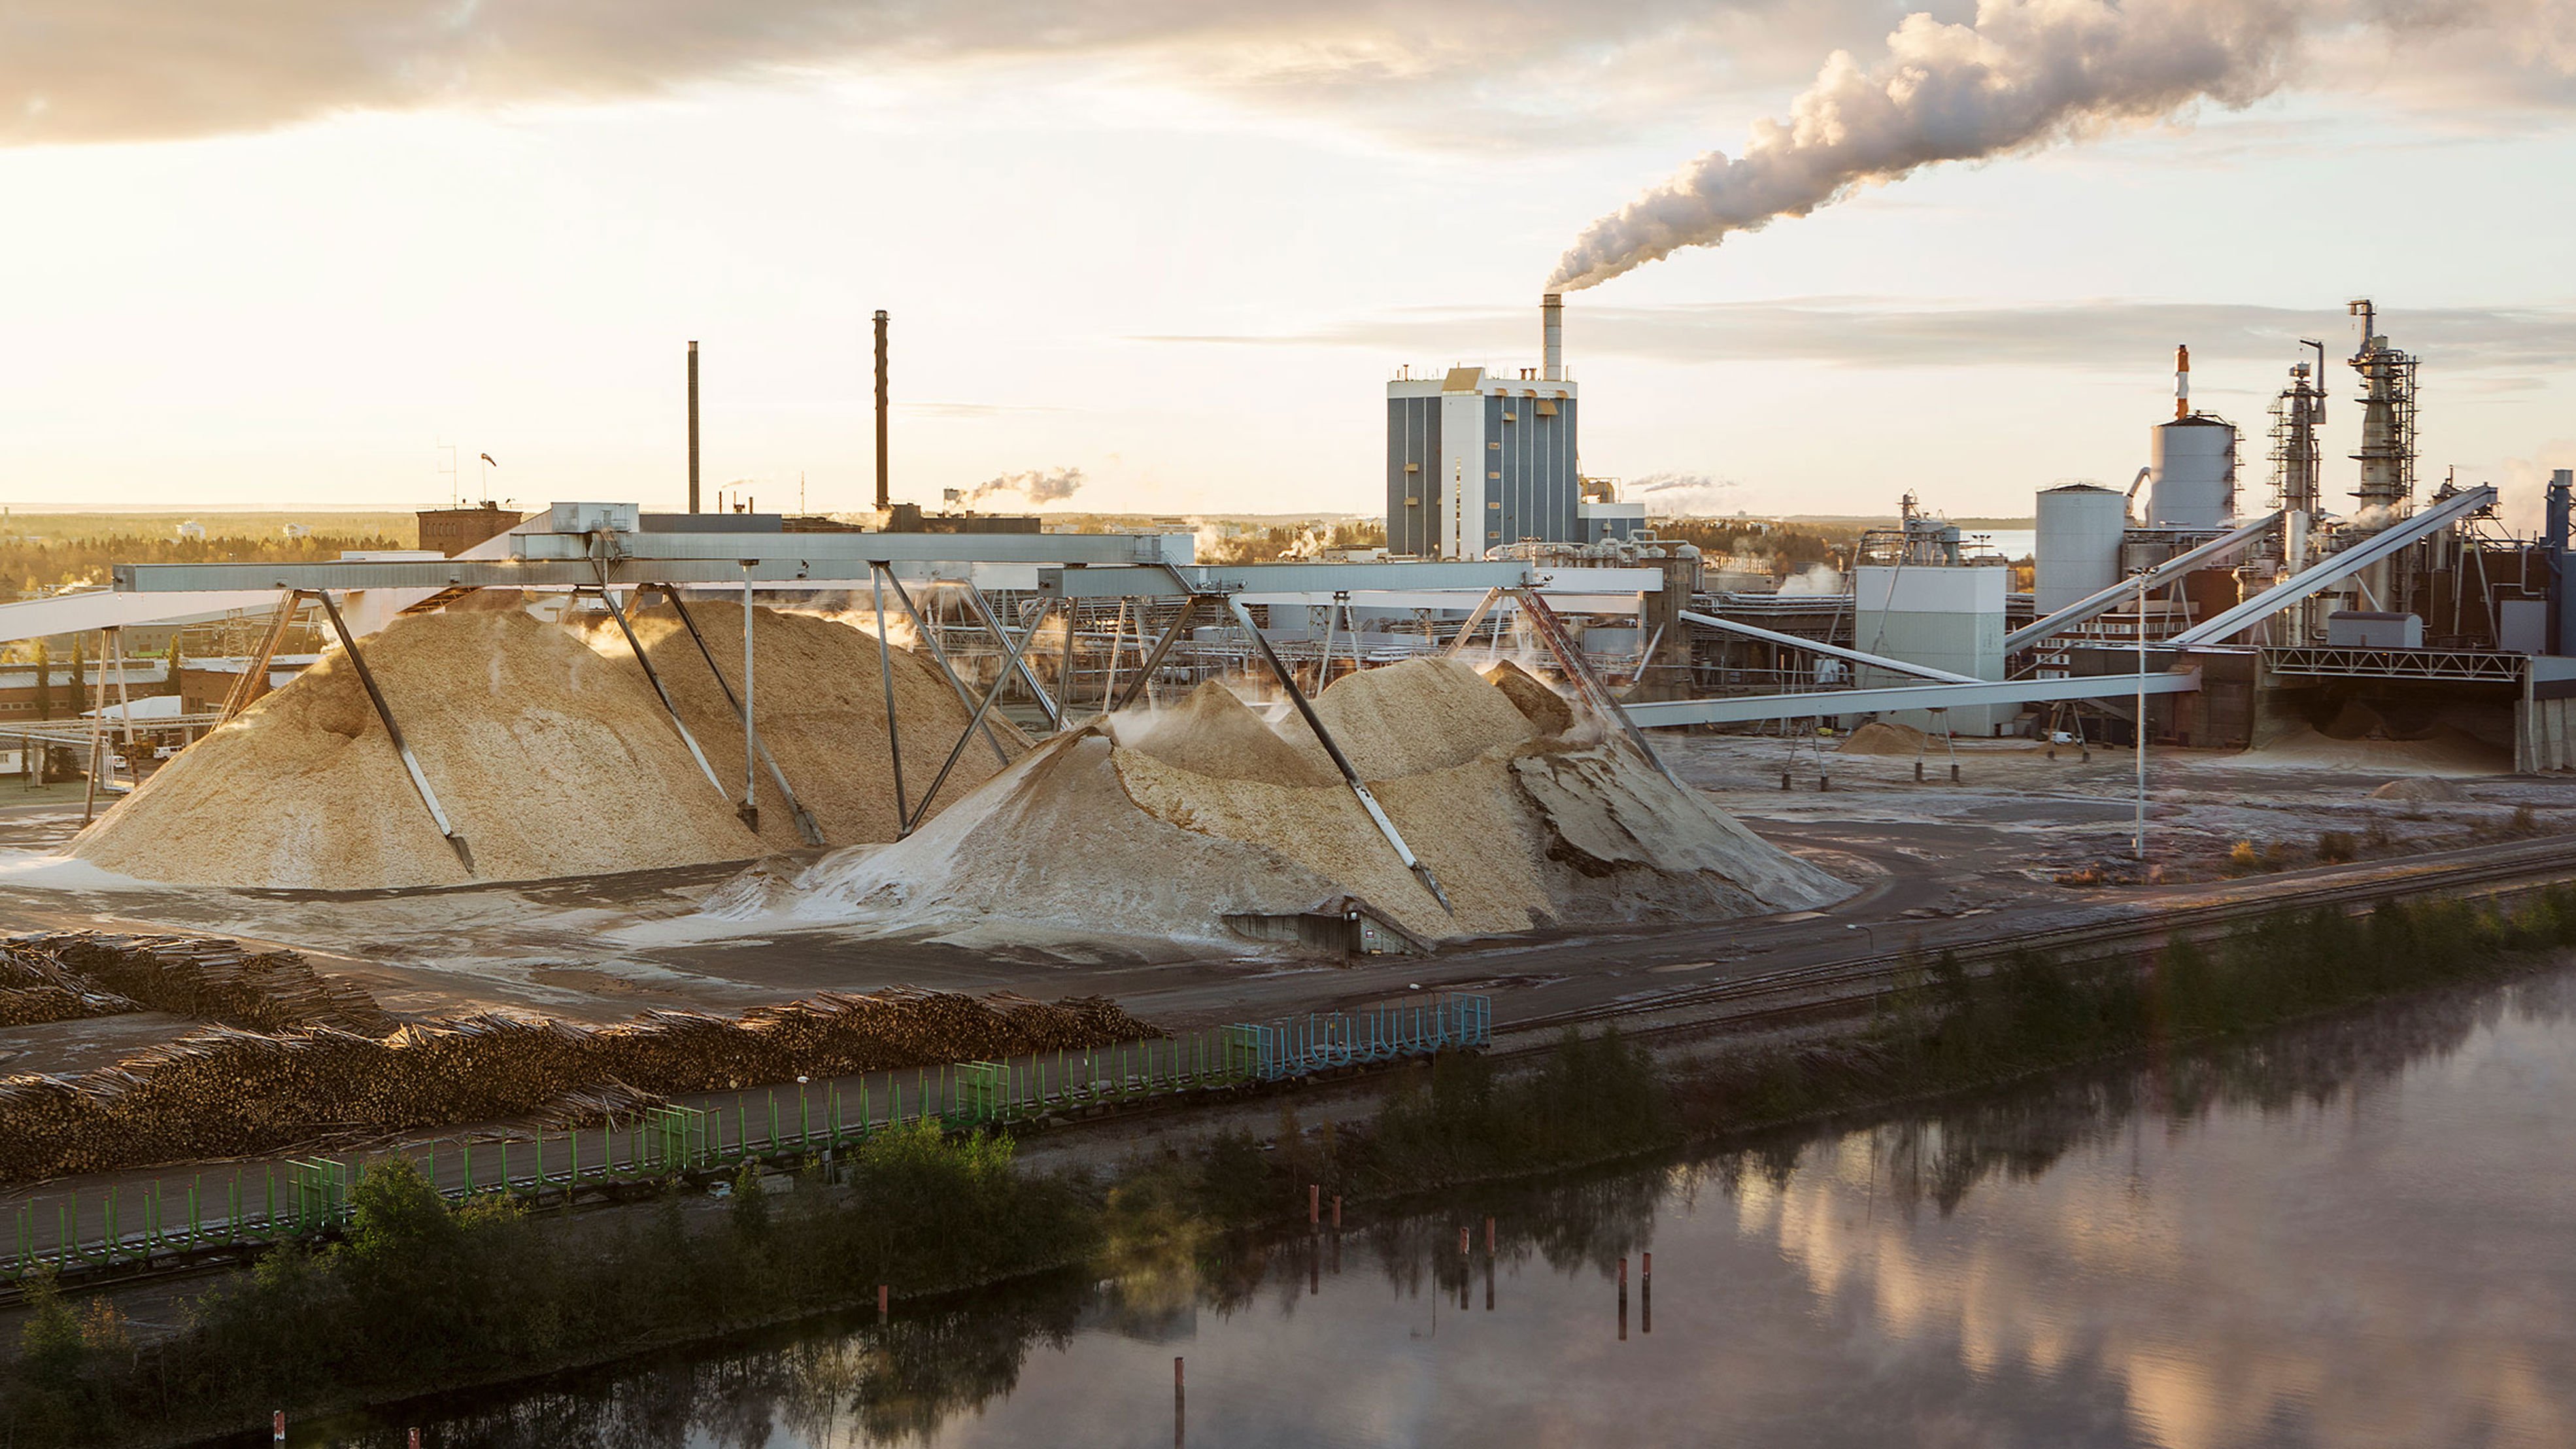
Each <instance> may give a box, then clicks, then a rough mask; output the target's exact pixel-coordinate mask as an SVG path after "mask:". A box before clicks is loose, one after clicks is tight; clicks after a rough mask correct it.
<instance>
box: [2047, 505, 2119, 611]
mask: <svg viewBox="0 0 2576 1449" xmlns="http://www.w3.org/2000/svg"><path fill="white" fill-rule="evenodd" d="M2128 527H2129V501H2128V500H2127V499H2125V498H2123V497H2121V496H2120V495H2119V494H2117V493H2115V492H2113V491H2111V490H2110V489H2108V488H2103V487H2099V486H2097V485H2095V484H2091V483H2069V484H2067V485H2066V486H2065V487H2063V488H2051V489H2048V490H2047V491H2045V492H2043V493H2041V494H2040V495H2039V523H2038V528H2039V536H2038V538H2037V539H2036V540H2034V544H2033V549H2032V554H2031V564H2032V571H2033V578H2032V583H2031V593H2032V596H2033V597H2032V602H2033V603H2035V604H2037V605H2038V606H2039V612H2040V614H2041V615H2042V616H2043V617H2045V616H2047V615H2049V614H2054V613H2056V612H2057V611H2058V610H2060V609H2063V608H2065V607H2066V606H2067V605H2069V604H2072V603H2075V602H2076V601H2078V600H2080V599H2084V598H2087V597H2089V596H2091V595H2093V594H2098V593H2100V592H2101V591H2102V590H2104V589H2107V588H2109V587H2111V586H2112V585H2113V584H2116V583H2118V582H2119V581H2120V536H2121V534H2123V533H2124V532H2126V531H2127V530H2128Z"/></svg>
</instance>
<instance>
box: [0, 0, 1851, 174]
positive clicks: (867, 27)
mask: <svg viewBox="0 0 2576 1449" xmlns="http://www.w3.org/2000/svg"><path fill="white" fill-rule="evenodd" d="M1901 8H1902V7H1901V6H1900V5H1898V4H1896V3H1893V0H1596V3H1593V4H1589V5H1582V6H1569V5H1564V4H1561V3H1554V0H1380V3H1372V0H1315V3H1310V4H1305V5H1298V6H1282V5H1273V4H1269V3H1266V0H1264V3H1254V0H1053V3H1040V0H977V3H974V4H951V5H919V4H908V3H895V0H872V3H871V0H861V3H846V0H731V3H727V4H721V5H710V4H705V3H702V0H624V3H620V4H615V5H609V4H603V3H599V0H509V3H475V0H464V3H459V0H253V3H251V4H248V5H238V4H236V5H208V4H204V3H202V0H12V3H11V4H10V6H9V7H8V9H7V10H6V12H5V13H0V144H32V143H45V142H80V141H112V140H149V139H164V138H172V137H184V136H199V135H210V134H221V133H227V132H240V131H257V130H265V129H270V128H274V127H278V126H285V125H292V124H295V123H297V122H301V121H307V120H312V119H316V118H320V117H326V116H330V115H333V114H336V113H341V112H349V111H402V110H417V109H427V108H440V107H452V108H475V107H493V106H506V105H513V104H528V103H561V102H570V103H586V102H602V101H617V100H627V99H635V98H641V97H653V96H659V95H664V94H668V93H671V92H674V91H678V90H682V89H685V88H688V87H691V86H696V85H700V84H705V83H710V82H735V81H747V82H755V83H757V82H764V81H771V82H774V81H777V80H781V79H798V78H809V79H810V78H815V77H835V76H860V75H869V74H881V73H889V72H897V71H902V72H919V71H922V70H936V69H941V68H951V69H961V70H962V69H965V68H969V67H974V66H979V65H989V64H994V63H1011V62H1028V61H1038V62H1049V61H1057V62H1068V63H1072V64H1075V65H1079V66H1082V67H1085V68H1087V69H1088V70H1089V71H1091V72H1092V73H1095V74H1100V75H1105V76H1106V77H1108V78H1110V79H1112V80H1117V81H1122V82H1133V81H1141V82H1144V83H1148V84H1161V85H1169V86H1174V87H1177V88H1182V89H1189V90H1195V91H1202V92H1209V93H1215V94H1219V95H1223V96H1228V97H1231V98H1234V99H1236V100H1238V101H1241V102H1243V103H1246V104H1248V105H1251V106H1254V107H1259V108H1265V109H1285V110H1289V111H1294V112H1301V113H1303V112H1314V111H1323V112H1328V113H1333V114H1338V115H1342V116H1345V117H1348V118H1350V119H1353V120H1355V121H1358V122H1360V123H1362V124H1365V125H1371V126H1374V127H1377V128H1379V129H1381V130H1385V131H1388V132H1391V133H1398V134H1409V135H1414V136H1417V137H1421V138H1424V139H1426V140H1431V141H1434V142H1435V143H1437V142H1446V143H1452V144H1454V143H1459V142H1469V141H1471V142H1475V143H1477V144H1486V145H1492V144H1498V143H1500V142H1502V141H1504V140H1505V138H1507V137H1515V136H1517V137H1520V138H1523V139H1544V138H1549V137H1553V138H1554V140H1555V141H1556V142H1557V143H1558V144H1564V143H1566V142H1567V141H1568V140H1570V139H1572V137H1570V136H1569V135H1568V134H1567V132H1566V125H1567V122H1568V121H1569V120H1572V119H1578V118H1579V119H1583V120H1585V121H1587V123H1589V124H1591V125H1592V126H1594V127H1595V128H1599V127H1605V126H1606V127H1609V128H1612V129H1620V128H1624V127H1626V126H1628V125H1630V124H1633V123H1636V122H1640V121H1657V122H1660V121H1662V120H1664V119H1667V118H1668V117H1669V116H1670V115H1671V113H1672V112H1673V111H1674V109H1675V108H1676V107H1696V106H1700V105H1704V104H1706V103H1707V101H1708V98H1709V97H1711V96H1712V95H1716V94H1719V93H1723V92H1725V91H1726V90H1728V89H1729V88H1730V87H1743V86H1759V87H1765V88H1767V87H1770V86H1775V85H1777V84H1781V83H1785V82H1787V81H1789V80H1792V79H1794V78H1795V76H1796V75H1798V74H1800V73H1802V72H1803V71H1804V70H1806V69H1807V68H1809V67H1811V66H1812V65H1813V63H1814V58H1815V56H1816V55H1817V54H1818V53H1820V52H1821V51H1823V50H1825V49H1830V48H1831V47H1833V46H1835V45H1840V44H1846V43H1853V42H1857V41H1861V40H1865V39H1866V38H1867V37H1868V36H1870V35H1872V34H1875V33H1877V32H1879V31H1882V30H1884V29H1885V27H1886V26H1887V25H1888V24H1889V23H1890V22H1891V21H1892V20H1893V19H1894V18H1895V16H1896V15H1897V14H1898V13H1900V10H1901ZM1582 139H1583V140H1584V141H1586V142H1590V141H1593V140H1597V139H1598V135H1597V134H1592V135H1586V136H1584V137H1583V138H1582Z"/></svg>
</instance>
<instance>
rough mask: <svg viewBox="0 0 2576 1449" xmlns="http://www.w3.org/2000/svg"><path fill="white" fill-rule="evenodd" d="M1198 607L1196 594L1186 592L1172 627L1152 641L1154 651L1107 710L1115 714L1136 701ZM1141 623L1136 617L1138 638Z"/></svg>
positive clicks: (1188, 626) (1187, 630)
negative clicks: (1116, 700)
mask: <svg viewBox="0 0 2576 1449" xmlns="http://www.w3.org/2000/svg"><path fill="white" fill-rule="evenodd" d="M1198 607H1199V596H1198V595H1196V594H1187V595H1184V596H1183V597H1182V599H1181V612H1180V613H1178V614H1177V615H1174V616H1173V618H1172V627H1170V628H1168V629H1166V630H1164V631H1163V637H1162V638H1160V639H1157V640H1155V641H1154V652H1152V653H1151V654H1148V655H1146V656H1145V662H1144V663H1143V664H1142V665H1139V666H1138V667H1137V670H1136V677H1135V678H1134V679H1131V680H1129V681H1127V688H1126V690H1125V691H1124V692H1122V693H1121V694H1120V695H1119V696H1118V702H1117V703H1116V704H1114V705H1111V706H1110V708H1109V712H1110V713H1111V714H1116V713H1118V711H1120V710H1122V709H1125V708H1126V707H1127V706H1129V705H1131V704H1134V703H1135V702H1136V696H1138V695H1140V694H1143V693H1144V692H1145V691H1146V689H1147V688H1148V687H1150V686H1151V685H1152V684H1153V682H1154V671H1155V670H1157V669H1160V668H1162V667H1163V656H1164V655H1166V654H1169V653H1171V652H1172V645H1173V644H1174V643H1175V642H1176V641H1177V640H1179V638H1180V637H1181V636H1182V635H1183V634H1186V633H1188V632H1189V628H1190V619H1191V617H1192V616H1193V615H1195V614H1197V612H1198ZM1143 624H1144V620H1143V618H1142V617H1141V616H1140V617H1139V618H1138V619H1137V625H1138V629H1137V634H1138V637H1140V638H1141V637H1143V633H1144V630H1143Z"/></svg>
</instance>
